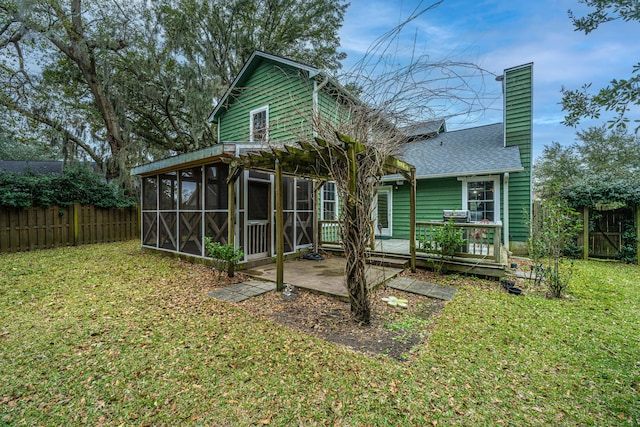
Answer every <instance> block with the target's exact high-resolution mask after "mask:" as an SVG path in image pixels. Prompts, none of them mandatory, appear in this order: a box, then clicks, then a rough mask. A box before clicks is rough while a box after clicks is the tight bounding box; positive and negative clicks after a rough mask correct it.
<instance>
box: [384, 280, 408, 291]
mask: <svg viewBox="0 0 640 427" xmlns="http://www.w3.org/2000/svg"><path fill="white" fill-rule="evenodd" d="M413 282H415V279H409V278H408V277H396V278H395V279H393V280H391V281H390V282H389V283H387V286H389V287H390V288H393V289H399V290H401V291H404V290H406V289H409V287H410V286H411V285H412V284H413Z"/></svg>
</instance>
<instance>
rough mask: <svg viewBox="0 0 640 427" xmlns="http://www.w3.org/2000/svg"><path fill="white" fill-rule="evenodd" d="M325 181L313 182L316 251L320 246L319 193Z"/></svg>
mask: <svg viewBox="0 0 640 427" xmlns="http://www.w3.org/2000/svg"><path fill="white" fill-rule="evenodd" d="M325 182H326V181H321V182H316V183H314V184H313V207H314V208H313V236H314V238H313V251H314V252H316V253H317V252H318V249H319V246H320V227H319V224H318V215H320V209H318V206H319V204H320V198H319V193H320V189H321V188H322V186H323V185H324V183H325Z"/></svg>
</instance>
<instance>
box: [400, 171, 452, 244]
mask: <svg viewBox="0 0 640 427" xmlns="http://www.w3.org/2000/svg"><path fill="white" fill-rule="evenodd" d="M417 185H418V186H417V188H416V220H417V222H423V221H434V220H442V211H443V210H445V209H461V208H462V182H460V181H458V180H457V178H441V179H428V180H427V179H423V180H419V181H418V184H417ZM394 188H395V187H394ZM409 214H410V212H409V184H408V183H406V182H405V183H404V184H403V185H400V186H398V189H397V190H394V191H393V218H392V220H393V237H394V238H396V239H408V238H409Z"/></svg>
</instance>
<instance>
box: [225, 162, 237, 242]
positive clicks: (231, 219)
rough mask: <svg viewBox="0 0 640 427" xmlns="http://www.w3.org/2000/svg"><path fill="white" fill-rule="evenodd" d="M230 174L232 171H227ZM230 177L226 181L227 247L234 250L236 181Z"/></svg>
mask: <svg viewBox="0 0 640 427" xmlns="http://www.w3.org/2000/svg"><path fill="white" fill-rule="evenodd" d="M229 172H230V173H231V172H232V171H229ZM233 176H234V175H232V176H231V179H228V180H227V210H228V211H229V213H228V214H227V245H231V246H233V247H234V248H235V233H236V195H235V188H236V186H235V184H236V180H235V179H234V178H233Z"/></svg>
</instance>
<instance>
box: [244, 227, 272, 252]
mask: <svg viewBox="0 0 640 427" xmlns="http://www.w3.org/2000/svg"><path fill="white" fill-rule="evenodd" d="M247 241H248V247H247V256H248V257H250V256H252V255H262V254H266V253H268V251H269V221H268V220H256V221H249V222H248V224H247Z"/></svg>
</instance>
